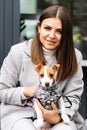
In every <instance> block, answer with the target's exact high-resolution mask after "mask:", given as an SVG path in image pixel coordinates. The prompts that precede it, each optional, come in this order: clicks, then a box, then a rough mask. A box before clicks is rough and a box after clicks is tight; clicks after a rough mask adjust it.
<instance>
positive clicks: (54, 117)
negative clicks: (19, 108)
mask: <svg viewBox="0 0 87 130" xmlns="http://www.w3.org/2000/svg"><path fill="white" fill-rule="evenodd" d="M35 102H36V103H37V104H38V107H39V108H40V109H41V111H42V115H43V118H44V119H45V121H47V122H49V123H51V124H56V123H59V122H60V121H61V117H60V116H59V115H58V109H57V107H56V105H55V104H54V103H53V102H52V103H51V107H52V110H47V109H45V108H44V107H43V106H42V105H41V104H40V102H39V101H38V100H37V99H35Z"/></svg>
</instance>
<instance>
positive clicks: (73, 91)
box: [64, 51, 84, 118]
mask: <svg viewBox="0 0 87 130" xmlns="http://www.w3.org/2000/svg"><path fill="white" fill-rule="evenodd" d="M78 53H79V55H77V59H78V71H77V73H76V74H74V75H73V76H72V77H71V78H69V80H68V82H67V84H66V86H65V89H64V96H66V97H68V99H69V101H70V102H71V104H72V105H70V103H69V102H68V100H67V99H66V98H65V99H64V100H65V107H66V112H67V114H68V115H69V116H70V117H71V118H73V116H74V114H75V113H76V112H77V111H78V109H79V105H80V102H81V95H82V93H83V90H84V89H83V86H84V82H83V71H82V66H81V61H82V55H81V53H80V52H79V51H78Z"/></svg>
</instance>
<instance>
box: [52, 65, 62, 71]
mask: <svg viewBox="0 0 87 130" xmlns="http://www.w3.org/2000/svg"><path fill="white" fill-rule="evenodd" d="M59 67H60V64H54V65H52V69H53V70H55V71H56V70H58V69H59Z"/></svg>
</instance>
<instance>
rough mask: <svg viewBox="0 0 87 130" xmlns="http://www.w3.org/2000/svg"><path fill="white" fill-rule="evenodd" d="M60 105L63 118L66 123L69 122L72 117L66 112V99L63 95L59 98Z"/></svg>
mask: <svg viewBox="0 0 87 130" xmlns="http://www.w3.org/2000/svg"><path fill="white" fill-rule="evenodd" d="M59 106H60V110H61V118H62V119H63V121H64V123H66V124H69V122H70V119H69V117H68V115H67V114H66V110H65V105H64V100H63V98H62V97H60V99H59Z"/></svg>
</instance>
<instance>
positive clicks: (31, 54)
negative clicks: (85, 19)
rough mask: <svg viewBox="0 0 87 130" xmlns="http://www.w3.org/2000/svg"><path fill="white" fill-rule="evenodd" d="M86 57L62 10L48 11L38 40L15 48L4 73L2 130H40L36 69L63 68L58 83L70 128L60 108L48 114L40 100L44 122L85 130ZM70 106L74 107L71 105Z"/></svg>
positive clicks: (0, 82) (1, 78)
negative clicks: (76, 44)
mask: <svg viewBox="0 0 87 130" xmlns="http://www.w3.org/2000/svg"><path fill="white" fill-rule="evenodd" d="M81 60H82V55H81V53H80V52H79V51H78V50H77V49H74V44H73V32H72V22H71V18H70V15H69V13H68V11H67V10H66V9H65V8H64V7H62V6H51V7H48V8H47V9H45V10H44V11H43V12H42V14H41V16H40V18H39V23H38V24H37V33H36V36H35V37H34V38H33V39H32V40H29V41H25V42H23V43H21V44H17V45H14V46H12V47H11V50H10V52H9V53H8V56H7V57H6V58H5V60H4V62H3V65H2V67H1V73H0V101H1V130H19V129H21V130H28V129H29V128H30V129H31V130H36V128H35V127H34V125H33V121H32V119H33V118H32V117H34V110H33V105H32V97H33V96H34V94H35V91H36V90H37V88H38V82H39V79H38V75H37V73H36V72H35V70H34V65H35V64H38V63H42V64H43V65H45V64H49V65H52V64H54V63H59V64H60V69H59V72H58V77H57V80H58V82H59V88H60V90H61V91H62V92H63V95H64V96H66V97H67V99H68V100H66V99H65V100H64V103H65V107H66V113H67V115H68V116H69V118H70V120H71V121H70V124H69V125H66V124H64V123H63V122H62V120H61V116H60V114H59V113H58V109H57V108H56V105H55V104H54V103H53V102H52V104H51V105H52V110H46V109H45V108H44V107H43V106H42V105H41V104H40V103H39V101H38V100H36V102H37V104H38V106H39V107H40V109H41V110H42V113H43V117H44V119H45V120H46V121H47V122H49V123H51V124H52V128H51V130H60V129H61V130H64V129H67V130H83V119H82V118H81V116H80V115H79V113H78V109H79V104H80V100H81V95H82V93H83V80H82V78H83V73H82V67H81ZM70 102H71V104H72V105H70Z"/></svg>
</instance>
